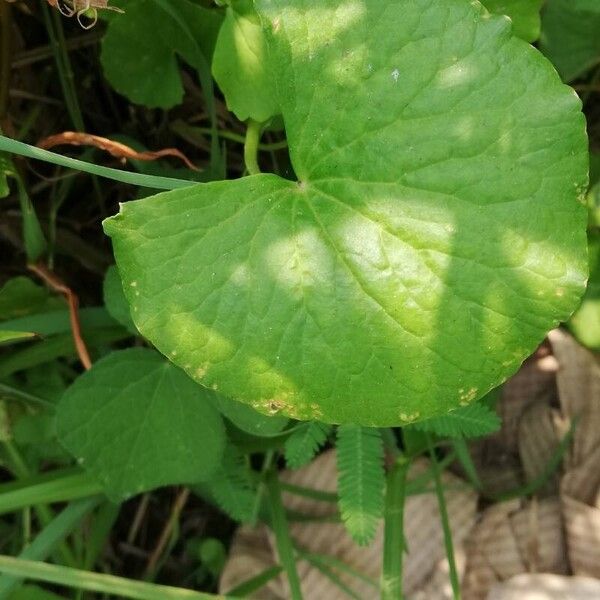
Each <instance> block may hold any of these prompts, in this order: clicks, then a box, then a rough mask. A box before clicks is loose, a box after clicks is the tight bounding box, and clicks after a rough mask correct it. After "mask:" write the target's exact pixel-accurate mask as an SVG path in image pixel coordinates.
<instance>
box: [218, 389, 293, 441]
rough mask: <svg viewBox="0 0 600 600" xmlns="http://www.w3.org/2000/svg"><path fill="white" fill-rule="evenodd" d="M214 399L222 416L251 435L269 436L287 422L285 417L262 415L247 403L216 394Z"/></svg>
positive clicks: (278, 430)
mask: <svg viewBox="0 0 600 600" xmlns="http://www.w3.org/2000/svg"><path fill="white" fill-rule="evenodd" d="M215 400H216V404H217V406H218V408H219V410H220V411H221V414H222V415H223V416H224V417H226V418H227V419H229V420H230V421H231V422H232V423H233V424H234V425H235V426H236V427H237V428H238V429H241V430H242V431H245V432H246V433H250V434H252V435H257V436H261V435H265V436H270V435H273V434H275V433H279V432H280V431H281V430H282V429H283V428H284V427H285V426H286V425H287V424H288V422H289V419H287V418H286V417H281V416H276V415H274V416H271V417H269V416H267V415H263V414H262V413H259V412H258V411H256V410H254V409H253V408H252V407H251V406H248V405H247V404H242V403H241V402H236V401H235V400H230V399H229V398H225V397H224V396H221V395H216V396H215Z"/></svg>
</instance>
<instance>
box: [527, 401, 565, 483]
mask: <svg viewBox="0 0 600 600" xmlns="http://www.w3.org/2000/svg"><path fill="white" fill-rule="evenodd" d="M559 443H560V441H559V439H558V437H557V434H556V430H555V427H554V411H553V410H552V408H550V406H549V405H548V403H547V402H543V401H542V402H536V403H535V404H531V405H530V406H529V407H528V408H527V409H526V410H525V412H524V413H523V415H522V417H521V421H520V423H519V455H520V456H521V464H522V466H523V471H524V472H525V478H526V480H527V481H528V482H530V481H534V480H535V479H537V478H538V477H540V476H541V475H542V474H543V473H544V471H545V469H546V467H547V466H548V463H549V462H550V460H551V458H552V456H553V454H554V453H555V452H556V449H557V448H558V445H559ZM557 491H558V475H557V474H555V475H554V476H553V477H552V478H551V479H550V480H549V481H548V482H547V484H546V486H545V487H544V489H543V490H541V492H545V493H546V494H548V493H552V492H554V493H556V492H557ZM538 493H539V492H538Z"/></svg>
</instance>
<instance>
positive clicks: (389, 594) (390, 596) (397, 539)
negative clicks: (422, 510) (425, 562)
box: [381, 454, 410, 600]
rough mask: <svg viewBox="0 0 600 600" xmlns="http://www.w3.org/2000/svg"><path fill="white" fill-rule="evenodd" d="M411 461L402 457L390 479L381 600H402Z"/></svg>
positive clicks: (393, 468)
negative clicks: (405, 508)
mask: <svg viewBox="0 0 600 600" xmlns="http://www.w3.org/2000/svg"><path fill="white" fill-rule="evenodd" d="M409 466H410V461H409V460H408V459H407V458H406V457H405V456H403V455H401V454H400V455H398V456H397V457H396V460H395V462H394V466H393V467H392V469H391V471H390V472H389V474H388V476H387V487H386V493H385V509H384V529H383V565H382V572H381V599H382V600H401V599H402V597H403V596H402V563H403V559H404V545H405V544H404V504H405V499H406V475H407V473H408V468H409Z"/></svg>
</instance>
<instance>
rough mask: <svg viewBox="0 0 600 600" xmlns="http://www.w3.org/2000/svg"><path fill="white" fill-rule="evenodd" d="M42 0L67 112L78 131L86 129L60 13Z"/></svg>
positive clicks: (43, 13) (43, 12)
mask: <svg viewBox="0 0 600 600" xmlns="http://www.w3.org/2000/svg"><path fill="white" fill-rule="evenodd" d="M40 1H41V4H42V15H43V16H44V23H45V25H46V31H47V32H48V38H49V40H50V47H51V48H52V54H53V55H54V62H55V63H56V71H57V73H58V79H59V81H60V87H61V88H62V92H63V98H64V99H65V104H66V105H67V112H68V113H69V117H70V118H71V122H72V123H73V126H74V127H75V128H76V129H77V130H78V131H84V130H85V128H84V124H83V116H82V114H81V109H80V107H79V100H78V99H77V92H76V91H75V85H74V83H73V82H74V77H73V70H72V68H71V61H70V60H69V53H68V51H67V49H66V44H65V36H64V32H63V29H62V22H61V20H60V15H59V14H55V13H54V11H51V10H50V8H49V6H48V3H47V2H46V1H45V0H40Z"/></svg>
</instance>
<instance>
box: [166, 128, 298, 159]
mask: <svg viewBox="0 0 600 600" xmlns="http://www.w3.org/2000/svg"><path fill="white" fill-rule="evenodd" d="M171 129H172V130H173V131H174V132H175V133H177V134H178V135H180V136H181V137H182V138H184V139H185V140H187V141H188V142H190V143H192V144H197V143H198V142H199V141H200V140H201V139H202V136H204V135H210V134H211V133H212V128H211V127H195V126H193V125H188V124H187V123H184V122H183V121H175V123H173V124H172V125H171ZM217 135H218V136H219V137H220V138H223V139H224V140H229V141H231V142H237V143H238V144H245V143H246V138H245V137H244V136H243V135H240V134H239V133H234V132H233V131H227V129H219V130H217ZM287 147H288V143H287V141H286V140H282V141H281V142H271V143H267V144H258V149H259V150H261V151H263V152H272V151H273V150H283V149H285V148H287Z"/></svg>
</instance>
